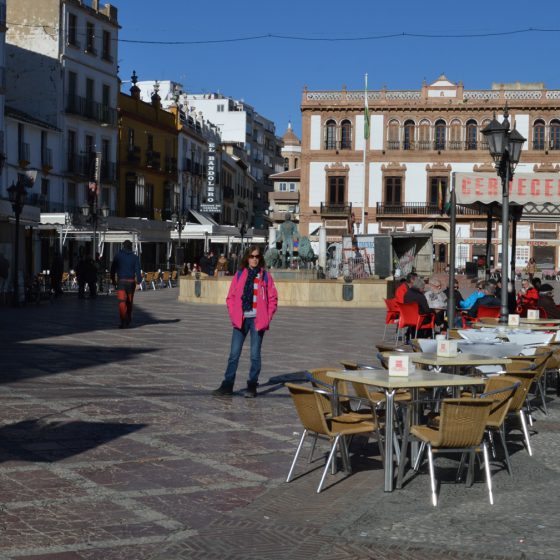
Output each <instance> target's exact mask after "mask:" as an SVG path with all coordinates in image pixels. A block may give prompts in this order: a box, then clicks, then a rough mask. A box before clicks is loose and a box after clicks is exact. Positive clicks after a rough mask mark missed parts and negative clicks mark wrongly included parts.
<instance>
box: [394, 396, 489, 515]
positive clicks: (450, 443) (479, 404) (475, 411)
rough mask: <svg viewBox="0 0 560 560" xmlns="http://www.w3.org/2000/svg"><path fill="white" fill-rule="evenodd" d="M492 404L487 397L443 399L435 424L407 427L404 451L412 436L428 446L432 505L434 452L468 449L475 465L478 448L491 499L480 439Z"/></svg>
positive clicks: (484, 450)
mask: <svg viewBox="0 0 560 560" xmlns="http://www.w3.org/2000/svg"><path fill="white" fill-rule="evenodd" d="M492 405H493V402H492V401H491V400H486V399H477V398H461V399H444V400H443V402H442V406H441V413H440V416H439V422H438V425H437V426H420V425H416V426H412V427H411V428H410V429H408V428H407V430H406V432H405V436H404V441H403V447H402V449H403V452H404V451H405V450H406V449H407V447H408V442H409V440H410V438H411V437H412V438H416V439H417V440H419V441H421V442H423V443H425V444H426V447H427V449H428V464H429V469H430V481H431V488H432V504H433V505H434V506H437V488H436V478H435V472H434V457H433V455H434V453H461V454H464V453H469V454H470V457H471V459H470V464H471V467H474V455H475V453H478V452H480V450H481V449H482V453H483V455H484V468H485V471H486V484H487V486H488V497H489V500H490V504H493V503H494V498H493V495H492V479H491V475H490V464H489V460H488V447H487V445H486V442H485V441H483V438H484V431H485V429H486V425H487V423H488V418H489V416H490V412H491V410H492ZM405 463H406V461H405V460H404V458H403V460H402V461H401V462H400V465H399V473H398V479H397V488H400V487H401V486H402V477H403V474H404V464H405ZM415 467H417V465H415ZM469 472H470V471H469Z"/></svg>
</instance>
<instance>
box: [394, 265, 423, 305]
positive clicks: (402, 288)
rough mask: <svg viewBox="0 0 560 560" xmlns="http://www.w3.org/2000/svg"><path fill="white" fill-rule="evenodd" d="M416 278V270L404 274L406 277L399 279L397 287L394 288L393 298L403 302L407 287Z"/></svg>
mask: <svg viewBox="0 0 560 560" xmlns="http://www.w3.org/2000/svg"><path fill="white" fill-rule="evenodd" d="M416 278H418V274H416V272H410V273H409V274H407V275H406V278H404V279H403V280H402V281H401V283H400V284H399V286H398V288H397V289H396V290H395V300H396V302H397V303H404V295H405V294H406V292H408V289H409V288H410V286H412V283H413V282H414V280H416Z"/></svg>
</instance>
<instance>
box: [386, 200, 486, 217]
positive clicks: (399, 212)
mask: <svg viewBox="0 0 560 560" xmlns="http://www.w3.org/2000/svg"><path fill="white" fill-rule="evenodd" d="M375 207H376V208H375V210H376V213H377V215H378V216H382V215H385V216H435V215H438V216H439V215H441V214H442V213H443V209H442V208H440V206H439V205H438V204H435V203H433V202H401V203H389V204H386V203H383V202H378V203H377V204H376V205H375ZM457 215H462V216H479V215H480V212H478V210H474V209H472V208H466V207H464V206H457Z"/></svg>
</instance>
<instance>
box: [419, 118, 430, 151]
mask: <svg viewBox="0 0 560 560" xmlns="http://www.w3.org/2000/svg"><path fill="white" fill-rule="evenodd" d="M418 147H419V148H420V149H421V150H429V149H430V121H427V120H423V121H421V122H420V126H419V127H418Z"/></svg>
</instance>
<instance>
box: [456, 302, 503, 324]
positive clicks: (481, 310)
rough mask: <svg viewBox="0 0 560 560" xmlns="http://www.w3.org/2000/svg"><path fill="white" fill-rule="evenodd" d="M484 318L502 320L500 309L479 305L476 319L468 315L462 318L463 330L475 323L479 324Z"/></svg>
mask: <svg viewBox="0 0 560 560" xmlns="http://www.w3.org/2000/svg"><path fill="white" fill-rule="evenodd" d="M482 317H492V318H494V319H499V318H500V308H499V307H489V306H487V305H479V306H478V312H477V315H476V317H471V316H470V315H469V314H468V313H465V314H464V315H462V316H461V321H462V323H463V328H464V329H468V328H470V326H471V325H472V324H473V323H478V322H479V320H480V319H481V318H482Z"/></svg>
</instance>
